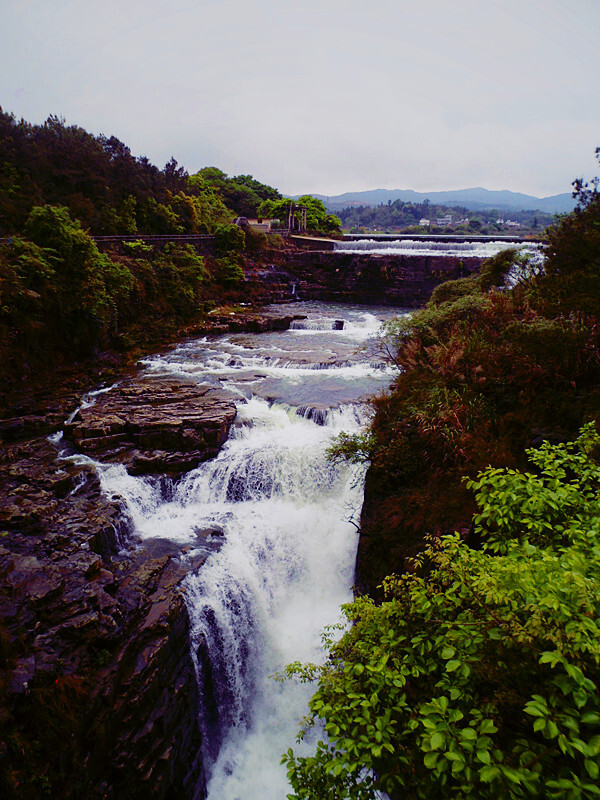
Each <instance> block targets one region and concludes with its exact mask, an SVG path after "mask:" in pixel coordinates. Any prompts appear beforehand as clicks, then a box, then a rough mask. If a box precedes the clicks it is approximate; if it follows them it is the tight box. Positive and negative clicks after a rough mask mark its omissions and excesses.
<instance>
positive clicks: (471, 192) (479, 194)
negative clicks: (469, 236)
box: [293, 186, 576, 214]
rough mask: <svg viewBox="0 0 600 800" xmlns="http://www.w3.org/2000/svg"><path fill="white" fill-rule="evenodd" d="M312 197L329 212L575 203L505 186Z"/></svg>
mask: <svg viewBox="0 0 600 800" xmlns="http://www.w3.org/2000/svg"><path fill="white" fill-rule="evenodd" d="M299 197H300V195H296V196H295V197H294V198H293V199H294V200H297V199H298V198H299ZM313 197H318V198H319V200H322V201H323V203H325V205H326V206H327V208H329V209H331V210H332V211H335V209H336V208H337V209H340V208H345V207H347V206H349V205H356V204H361V205H365V206H377V205H380V204H381V203H387V202H388V200H391V201H392V202H393V201H394V200H402V201H403V202H413V203H423V202H424V201H425V200H429V201H430V202H432V203H437V204H440V205H447V206H464V207H465V208H469V209H472V210H474V211H477V210H482V211H483V210H484V209H498V211H545V212H546V213H548V214H564V213H568V212H570V211H572V210H573V209H574V208H575V205H576V202H575V200H574V199H573V197H572V195H571V194H570V193H569V192H565V193H563V194H556V195H550V196H549V197H535V196H534V195H529V194H523V193H521V192H511V191H509V190H508V189H500V190H492V189H485V188H484V187H482V186H476V187H472V188H469V189H451V190H448V191H436V192H416V191H414V190H413V189H367V190H365V191H361V192H345V193H344V194H339V195H333V196H332V195H330V196H327V195H323V194H315V195H313Z"/></svg>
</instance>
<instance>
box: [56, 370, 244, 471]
mask: <svg viewBox="0 0 600 800" xmlns="http://www.w3.org/2000/svg"><path fill="white" fill-rule="evenodd" d="M233 400H234V395H232V394H231V393H230V392H226V391H224V390H221V389H215V388H213V387H211V386H207V385H198V384H195V383H181V382H179V381H175V380H168V379H161V380H156V379H130V380H128V381H126V382H125V383H123V384H121V385H120V386H118V387H116V388H115V389H113V390H111V391H110V392H106V393H105V394H102V395H99V396H98V399H97V401H96V403H95V404H94V405H93V406H89V407H87V408H81V409H80V410H79V411H78V412H77V413H76V414H75V416H74V418H73V419H72V421H71V422H69V423H68V424H65V426H64V434H65V437H66V438H67V440H69V441H70V442H71V443H72V444H73V446H74V447H75V449H76V450H78V451H80V452H83V453H86V454H87V455H90V456H91V457H93V458H95V459H97V460H100V461H112V462H118V463H121V464H124V465H125V467H126V468H127V470H128V472H129V473H130V474H132V475H145V474H149V473H168V474H170V475H179V474H181V473H183V472H186V471H188V470H190V469H193V468H194V467H197V466H198V464H200V463H201V462H202V461H206V460H207V459H209V458H214V456H216V455H217V453H218V452H219V450H220V448H221V446H222V445H223V443H224V442H225V441H226V439H227V436H228V434H229V428H230V427H231V424H232V422H233V420H234V419H235V415H236V407H235V404H234V402H233Z"/></svg>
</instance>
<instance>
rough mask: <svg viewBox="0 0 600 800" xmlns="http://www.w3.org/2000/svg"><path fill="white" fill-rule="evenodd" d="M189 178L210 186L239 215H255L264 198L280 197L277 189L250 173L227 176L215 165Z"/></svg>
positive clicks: (276, 198)
mask: <svg viewBox="0 0 600 800" xmlns="http://www.w3.org/2000/svg"><path fill="white" fill-rule="evenodd" d="M189 180H190V182H191V183H197V182H200V181H201V182H203V183H205V184H206V185H208V186H210V187H211V188H212V190H213V191H215V192H216V193H217V194H218V196H219V198H220V199H221V200H222V201H223V203H224V204H225V205H226V206H227V208H229V209H231V211H232V212H234V214H236V215H237V216H239V217H250V218H253V217H256V216H257V214H258V209H259V206H260V205H261V203H262V202H263V201H264V200H278V199H279V198H280V197H281V195H280V194H279V192H278V191H277V189H274V188H273V187H272V186H267V185H266V184H264V183H261V182H260V181H257V180H256V178H253V177H252V175H237V176H236V177H233V178H229V177H228V176H227V175H226V174H225V173H224V172H223V171H222V170H220V169H218V168H217V167H204V169H201V170H200V171H199V172H197V173H196V175H193V176H192V177H191V178H190V179H189Z"/></svg>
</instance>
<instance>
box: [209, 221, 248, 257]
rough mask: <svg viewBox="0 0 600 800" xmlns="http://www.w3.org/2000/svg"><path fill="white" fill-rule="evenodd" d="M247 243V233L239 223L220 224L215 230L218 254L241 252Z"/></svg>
mask: <svg viewBox="0 0 600 800" xmlns="http://www.w3.org/2000/svg"><path fill="white" fill-rule="evenodd" d="M245 243H246V234H245V233H244V231H243V230H242V229H241V228H240V227H239V225H219V226H217V228H216V230H215V248H216V251H217V255H219V256H225V255H228V254H230V253H241V252H242V250H243V249H244V246H245Z"/></svg>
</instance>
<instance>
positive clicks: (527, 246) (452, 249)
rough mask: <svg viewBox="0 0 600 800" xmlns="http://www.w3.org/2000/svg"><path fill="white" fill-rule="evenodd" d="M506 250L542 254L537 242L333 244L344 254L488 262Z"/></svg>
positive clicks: (360, 241) (372, 241)
mask: <svg viewBox="0 0 600 800" xmlns="http://www.w3.org/2000/svg"><path fill="white" fill-rule="evenodd" d="M508 248H512V249H516V250H518V251H519V253H523V254H524V255H527V256H532V257H539V256H540V252H541V250H540V244H539V243H538V242H511V241H507V240H504V241H502V240H495V241H491V240H490V241H473V240H472V241H462V242H449V241H439V240H437V241H436V240H425V239H419V240H416V239H358V240H352V241H345V242H336V243H335V250H339V251H341V252H344V253H362V254H364V255H367V254H376V253H379V254H382V255H406V256H454V257H457V258H491V256H495V255H497V253H500V252H502V250H506V249H508Z"/></svg>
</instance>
